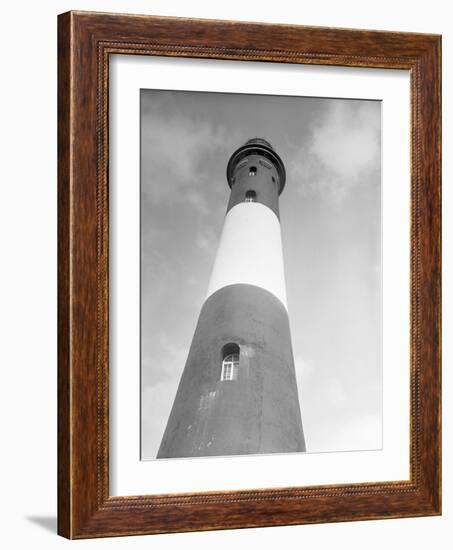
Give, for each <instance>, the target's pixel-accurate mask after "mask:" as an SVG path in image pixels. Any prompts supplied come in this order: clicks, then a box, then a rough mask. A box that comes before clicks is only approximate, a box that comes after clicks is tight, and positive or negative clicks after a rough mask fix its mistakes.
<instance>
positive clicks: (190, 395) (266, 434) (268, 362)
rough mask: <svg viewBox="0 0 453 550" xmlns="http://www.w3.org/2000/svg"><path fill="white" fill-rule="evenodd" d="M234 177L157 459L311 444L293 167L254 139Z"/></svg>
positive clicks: (231, 172) (235, 160) (233, 165)
mask: <svg viewBox="0 0 453 550" xmlns="http://www.w3.org/2000/svg"><path fill="white" fill-rule="evenodd" d="M226 175H227V181H228V185H229V186H230V188H231V192H230V197H229V202H228V206H227V212H226V216H225V221H224V225H223V230H222V234H221V238H220V243H219V247H218V250H217V255H216V259H215V262H214V267H213V270H212V273H211V278H210V282H209V285H208V291H207V295H206V299H205V301H204V304H203V306H202V308H201V311H200V315H199V318H198V323H197V326H196V329H195V333H194V336H193V339H192V343H191V346H190V349H189V354H188V357H187V361H186V365H185V368H184V371H183V373H182V376H181V380H180V383H179V386H178V390H177V393H176V396H175V400H174V403H173V407H172V410H171V413H170V416H169V419H168V422H167V426H166V429H165V432H164V435H163V438H162V442H161V445H160V448H159V451H158V454H157V458H176V457H201V456H224V455H245V454H268V453H290V452H304V451H305V440H304V434H303V428H302V420H301V413H300V406H299V397H298V391H297V382H296V375H295V368H294V357H293V351H292V344H291V334H290V326H289V318H288V309H287V300H286V285H285V274H284V264H283V253H282V241H281V229H280V213H279V196H280V195H281V193H282V192H283V190H284V188H285V183H286V175H285V167H284V164H283V162H282V160H281V158H280V157H279V155H278V154H277V152H276V151H275V150H274V148H273V147H272V145H271V144H270V143H269V142H268V141H266V140H264V139H261V138H254V139H250V140H249V141H247V142H246V143H245V144H244V145H243V146H241V147H239V148H238V149H237V150H236V151H234V153H233V154H232V156H231V158H230V160H229V162H228V165H227V170H226Z"/></svg>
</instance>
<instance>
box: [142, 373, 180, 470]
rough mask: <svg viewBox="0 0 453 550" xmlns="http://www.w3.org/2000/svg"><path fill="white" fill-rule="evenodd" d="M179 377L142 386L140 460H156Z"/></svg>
mask: <svg viewBox="0 0 453 550" xmlns="http://www.w3.org/2000/svg"><path fill="white" fill-rule="evenodd" d="M178 382H179V377H175V378H171V379H168V380H165V381H163V382H160V383H159V384H157V385H155V386H144V387H143V393H142V458H143V459H145V460H147V459H148V460H149V459H153V458H156V455H157V451H158V450H159V445H160V442H161V441H162V437H163V435H164V430H165V427H166V425H167V420H168V417H169V416H170V411H171V407H172V406H173V401H174V398H175V395H176V390H177V389H178Z"/></svg>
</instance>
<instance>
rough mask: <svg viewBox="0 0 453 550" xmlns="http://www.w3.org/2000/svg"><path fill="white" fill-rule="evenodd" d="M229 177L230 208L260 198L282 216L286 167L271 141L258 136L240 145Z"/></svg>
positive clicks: (276, 213)
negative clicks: (281, 198) (280, 197)
mask: <svg viewBox="0 0 453 550" xmlns="http://www.w3.org/2000/svg"><path fill="white" fill-rule="evenodd" d="M227 179H228V184H229V186H230V187H231V194H230V200H229V203H228V208H227V212H229V211H230V210H231V209H232V208H233V207H234V206H236V205H237V204H240V203H244V202H245V203H246V202H256V203H260V204H263V205H264V206H267V207H268V208H270V209H271V210H272V211H273V212H274V213H275V215H276V216H277V217H279V208H278V197H279V195H280V194H281V193H282V191H283V188H284V187H285V179H286V175H285V167H284V165H283V162H282V160H281V158H280V157H279V156H278V154H277V153H276V152H275V150H274V148H273V147H272V145H271V144H270V143H269V142H268V141H266V140H265V139H262V138H258V137H256V138H253V139H249V140H248V141H247V142H246V143H245V144H244V145H242V147H239V149H236V151H235V152H234V153H233V154H232V156H231V158H230V160H229V162H228V167H227Z"/></svg>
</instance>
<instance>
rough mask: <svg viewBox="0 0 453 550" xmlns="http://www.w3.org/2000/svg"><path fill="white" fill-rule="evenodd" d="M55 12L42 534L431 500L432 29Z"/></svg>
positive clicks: (157, 527)
mask: <svg viewBox="0 0 453 550" xmlns="http://www.w3.org/2000/svg"><path fill="white" fill-rule="evenodd" d="M58 23H59V26H58V29H59V31H58V32H59V38H58V40H59V44H58V46H59V80H58V86H59V90H58V92H59V105H58V116H59V123H58V124H59V125H58V148H59V166H58V204H59V222H58V224H59V225H58V232H59V235H58V247H59V248H58V251H59V288H58V292H59V314H58V323H59V348H58V364H59V370H58V399H59V406H58V416H59V418H58V430H59V432H58V438H59V443H58V458H59V466H58V531H59V533H60V534H61V535H62V536H65V537H67V538H89V537H103V536H120V535H131V534H152V533H165V532H178V531H179V532H180V531H198V530H209V529H229V528H243V527H259V526H272V525H291V524H304V523H321V522H332V521H353V520H364V519H379V518H394V517H413V516H428V515H438V514H440V513H441V470H440V460H441V430H440V425H441V416H440V411H441V409H440V404H441V376H440V334H441V333H440V306H441V299H440V298H441V257H440V231H441V218H440V215H441V173H440V170H441V161H440V159H441V156H440V155H441V133H440V128H441V127H440V109H441V83H440V56H441V40H440V37H439V36H435V35H429V34H412V33H393V32H378V31H365V30H349V29H348V30H345V29H332V28H322V27H319V28H314V27H304V26H289V25H265V24H258V23H243V22H232V21H209V20H195V19H180V18H167V17H152V16H138V15H137V16H135V15H113V14H101V13H89V12H69V13H65V14H63V15H60V16H59V22H58Z"/></svg>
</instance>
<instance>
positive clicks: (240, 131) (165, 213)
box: [141, 90, 382, 459]
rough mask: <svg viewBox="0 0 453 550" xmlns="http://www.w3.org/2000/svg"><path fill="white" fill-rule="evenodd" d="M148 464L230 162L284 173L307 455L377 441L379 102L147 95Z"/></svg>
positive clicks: (216, 226)
mask: <svg viewBox="0 0 453 550" xmlns="http://www.w3.org/2000/svg"><path fill="white" fill-rule="evenodd" d="M141 123H142V124H141V132H142V136H141V137H142V139H141V186H142V187H141V189H142V190H141V193H142V195H141V208H142V216H141V224H142V226H141V230H142V288H141V292H142V298H141V299H142V457H143V458H144V459H152V458H155V456H156V453H157V450H158V447H159V444H160V441H161V438H162V435H163V431H164V429H165V425H166V422H167V419H168V415H169V413H170V410H171V406H172V404H173V399H174V396H175V393H176V389H177V386H178V382H179V379H180V376H181V373H182V370H183V368H184V363H185V360H186V357H187V352H188V349H189V346H190V342H191V339H192V336H193V332H194V329H195V325H196V322H197V319H198V314H199V312H200V308H201V306H202V304H203V301H204V298H205V294H206V291H207V285H208V281H209V275H210V271H211V268H212V265H213V261H214V257H215V252H216V249H217V245H218V242H219V237H220V232H221V229H222V224H223V219H224V215H225V210H226V205H227V202H228V194H229V193H228V191H229V187H228V185H227V182H226V177H225V170H226V165H227V162H228V159H229V157H230V155H231V153H232V152H233V151H234V150H235V149H236V148H237V147H239V146H240V145H242V144H243V143H244V142H245V141H246V140H247V139H249V138H251V137H255V136H259V137H263V138H265V139H267V140H269V141H270V142H271V143H272V145H273V146H274V148H275V149H276V151H277V152H278V153H279V155H280V156H281V158H282V160H283V162H284V163H285V166H286V171H287V185H286V188H285V191H284V192H283V194H282V195H281V197H280V214H281V225H282V235H283V254H284V259H285V274H286V283H287V295H288V309H289V316H290V324H291V333H292V340H293V350H294V357H295V366H296V374H297V380H298V390H299V399H300V405H301V412H302V423H303V426H304V431H305V438H306V442H307V450H308V451H309V452H325V451H341V450H363V449H373V448H374V449H375V448H379V447H380V446H381V397H382V395H381V394H382V383H381V382H382V381H381V248H380V247H381V225H380V219H381V185H380V178H381V172H380V162H381V143H380V140H381V104H380V102H378V101H359V100H344V99H326V98H306V97H285V96H262V95H243V94H220V93H204V92H180V91H176V92H174V91H165V90H142V92H141Z"/></svg>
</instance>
